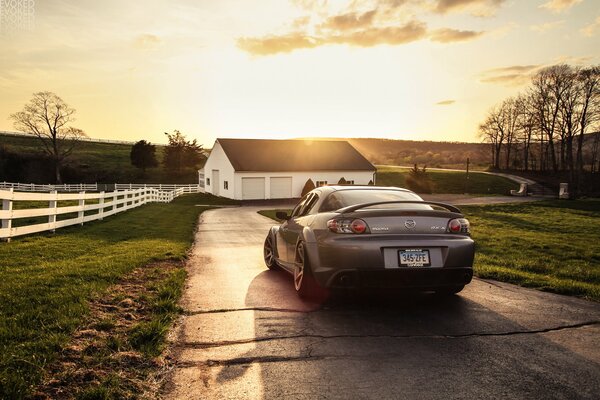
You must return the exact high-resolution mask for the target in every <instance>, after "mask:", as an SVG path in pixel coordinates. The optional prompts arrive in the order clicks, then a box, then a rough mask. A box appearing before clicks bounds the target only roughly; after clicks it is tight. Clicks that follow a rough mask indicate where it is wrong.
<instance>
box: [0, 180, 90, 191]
mask: <svg viewBox="0 0 600 400" xmlns="http://www.w3.org/2000/svg"><path fill="white" fill-rule="evenodd" d="M1 189H14V190H17V191H23V192H52V191H54V190H56V191H58V192H83V191H86V192H89V191H97V190H98V184H97V183H75V184H66V185H38V184H35V183H13V182H0V190H1Z"/></svg>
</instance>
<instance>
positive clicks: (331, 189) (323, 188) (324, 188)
mask: <svg viewBox="0 0 600 400" xmlns="http://www.w3.org/2000/svg"><path fill="white" fill-rule="evenodd" d="M315 190H319V191H320V192H321V193H333V192H337V191H340V190H396V191H401V192H408V193H414V192H413V191H412V190H408V189H404V188H400V187H395V186H370V185H369V186H355V185H331V186H328V185H327V186H321V187H318V188H317V189H315Z"/></svg>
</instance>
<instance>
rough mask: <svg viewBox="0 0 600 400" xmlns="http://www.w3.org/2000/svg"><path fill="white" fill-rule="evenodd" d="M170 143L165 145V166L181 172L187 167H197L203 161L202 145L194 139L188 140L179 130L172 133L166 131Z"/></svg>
mask: <svg viewBox="0 0 600 400" xmlns="http://www.w3.org/2000/svg"><path fill="white" fill-rule="evenodd" d="M165 135H167V137H168V138H169V144H168V145H167V146H166V147H165V151H164V158H163V166H164V167H165V169H167V170H169V171H171V172H173V173H176V174H179V173H181V172H182V171H183V170H184V169H186V168H197V167H198V166H199V165H200V163H201V162H202V160H203V158H204V156H203V155H202V145H201V144H198V143H197V142H196V139H194V140H191V141H189V140H186V138H185V135H184V134H183V133H181V132H179V131H178V130H175V131H173V133H172V134H170V133H167V132H165Z"/></svg>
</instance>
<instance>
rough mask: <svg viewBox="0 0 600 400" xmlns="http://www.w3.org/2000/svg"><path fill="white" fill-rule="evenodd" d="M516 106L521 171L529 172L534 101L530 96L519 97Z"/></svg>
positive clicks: (533, 128) (533, 131)
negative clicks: (521, 162) (521, 152)
mask: <svg viewBox="0 0 600 400" xmlns="http://www.w3.org/2000/svg"><path fill="white" fill-rule="evenodd" d="M518 105H519V107H520V110H519V120H518V124H517V130H518V137H519V141H520V142H521V143H523V169H524V170H525V171H528V170H529V163H530V154H531V141H532V139H533V137H534V133H535V131H536V130H535V128H536V119H535V111H534V108H533V105H534V101H533V99H532V98H531V96H530V95H520V96H519V101H518Z"/></svg>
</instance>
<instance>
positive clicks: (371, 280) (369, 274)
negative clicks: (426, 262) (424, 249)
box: [325, 267, 473, 290]
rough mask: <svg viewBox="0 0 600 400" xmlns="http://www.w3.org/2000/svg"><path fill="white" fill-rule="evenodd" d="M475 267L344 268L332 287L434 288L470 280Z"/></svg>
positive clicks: (457, 284)
mask: <svg viewBox="0 0 600 400" xmlns="http://www.w3.org/2000/svg"><path fill="white" fill-rule="evenodd" d="M472 278H473V268H468V267H466V268H430V267H422V268H397V269H385V270H373V269H362V270H361V269H359V270H341V271H338V272H336V273H334V274H333V275H332V276H331V277H329V279H328V281H327V282H326V284H325V286H326V287H329V288H353V289H361V288H365V289H366V288H384V289H414V290H435V289H440V288H443V287H450V286H462V285H466V284H468V283H469V282H471V279H472Z"/></svg>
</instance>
